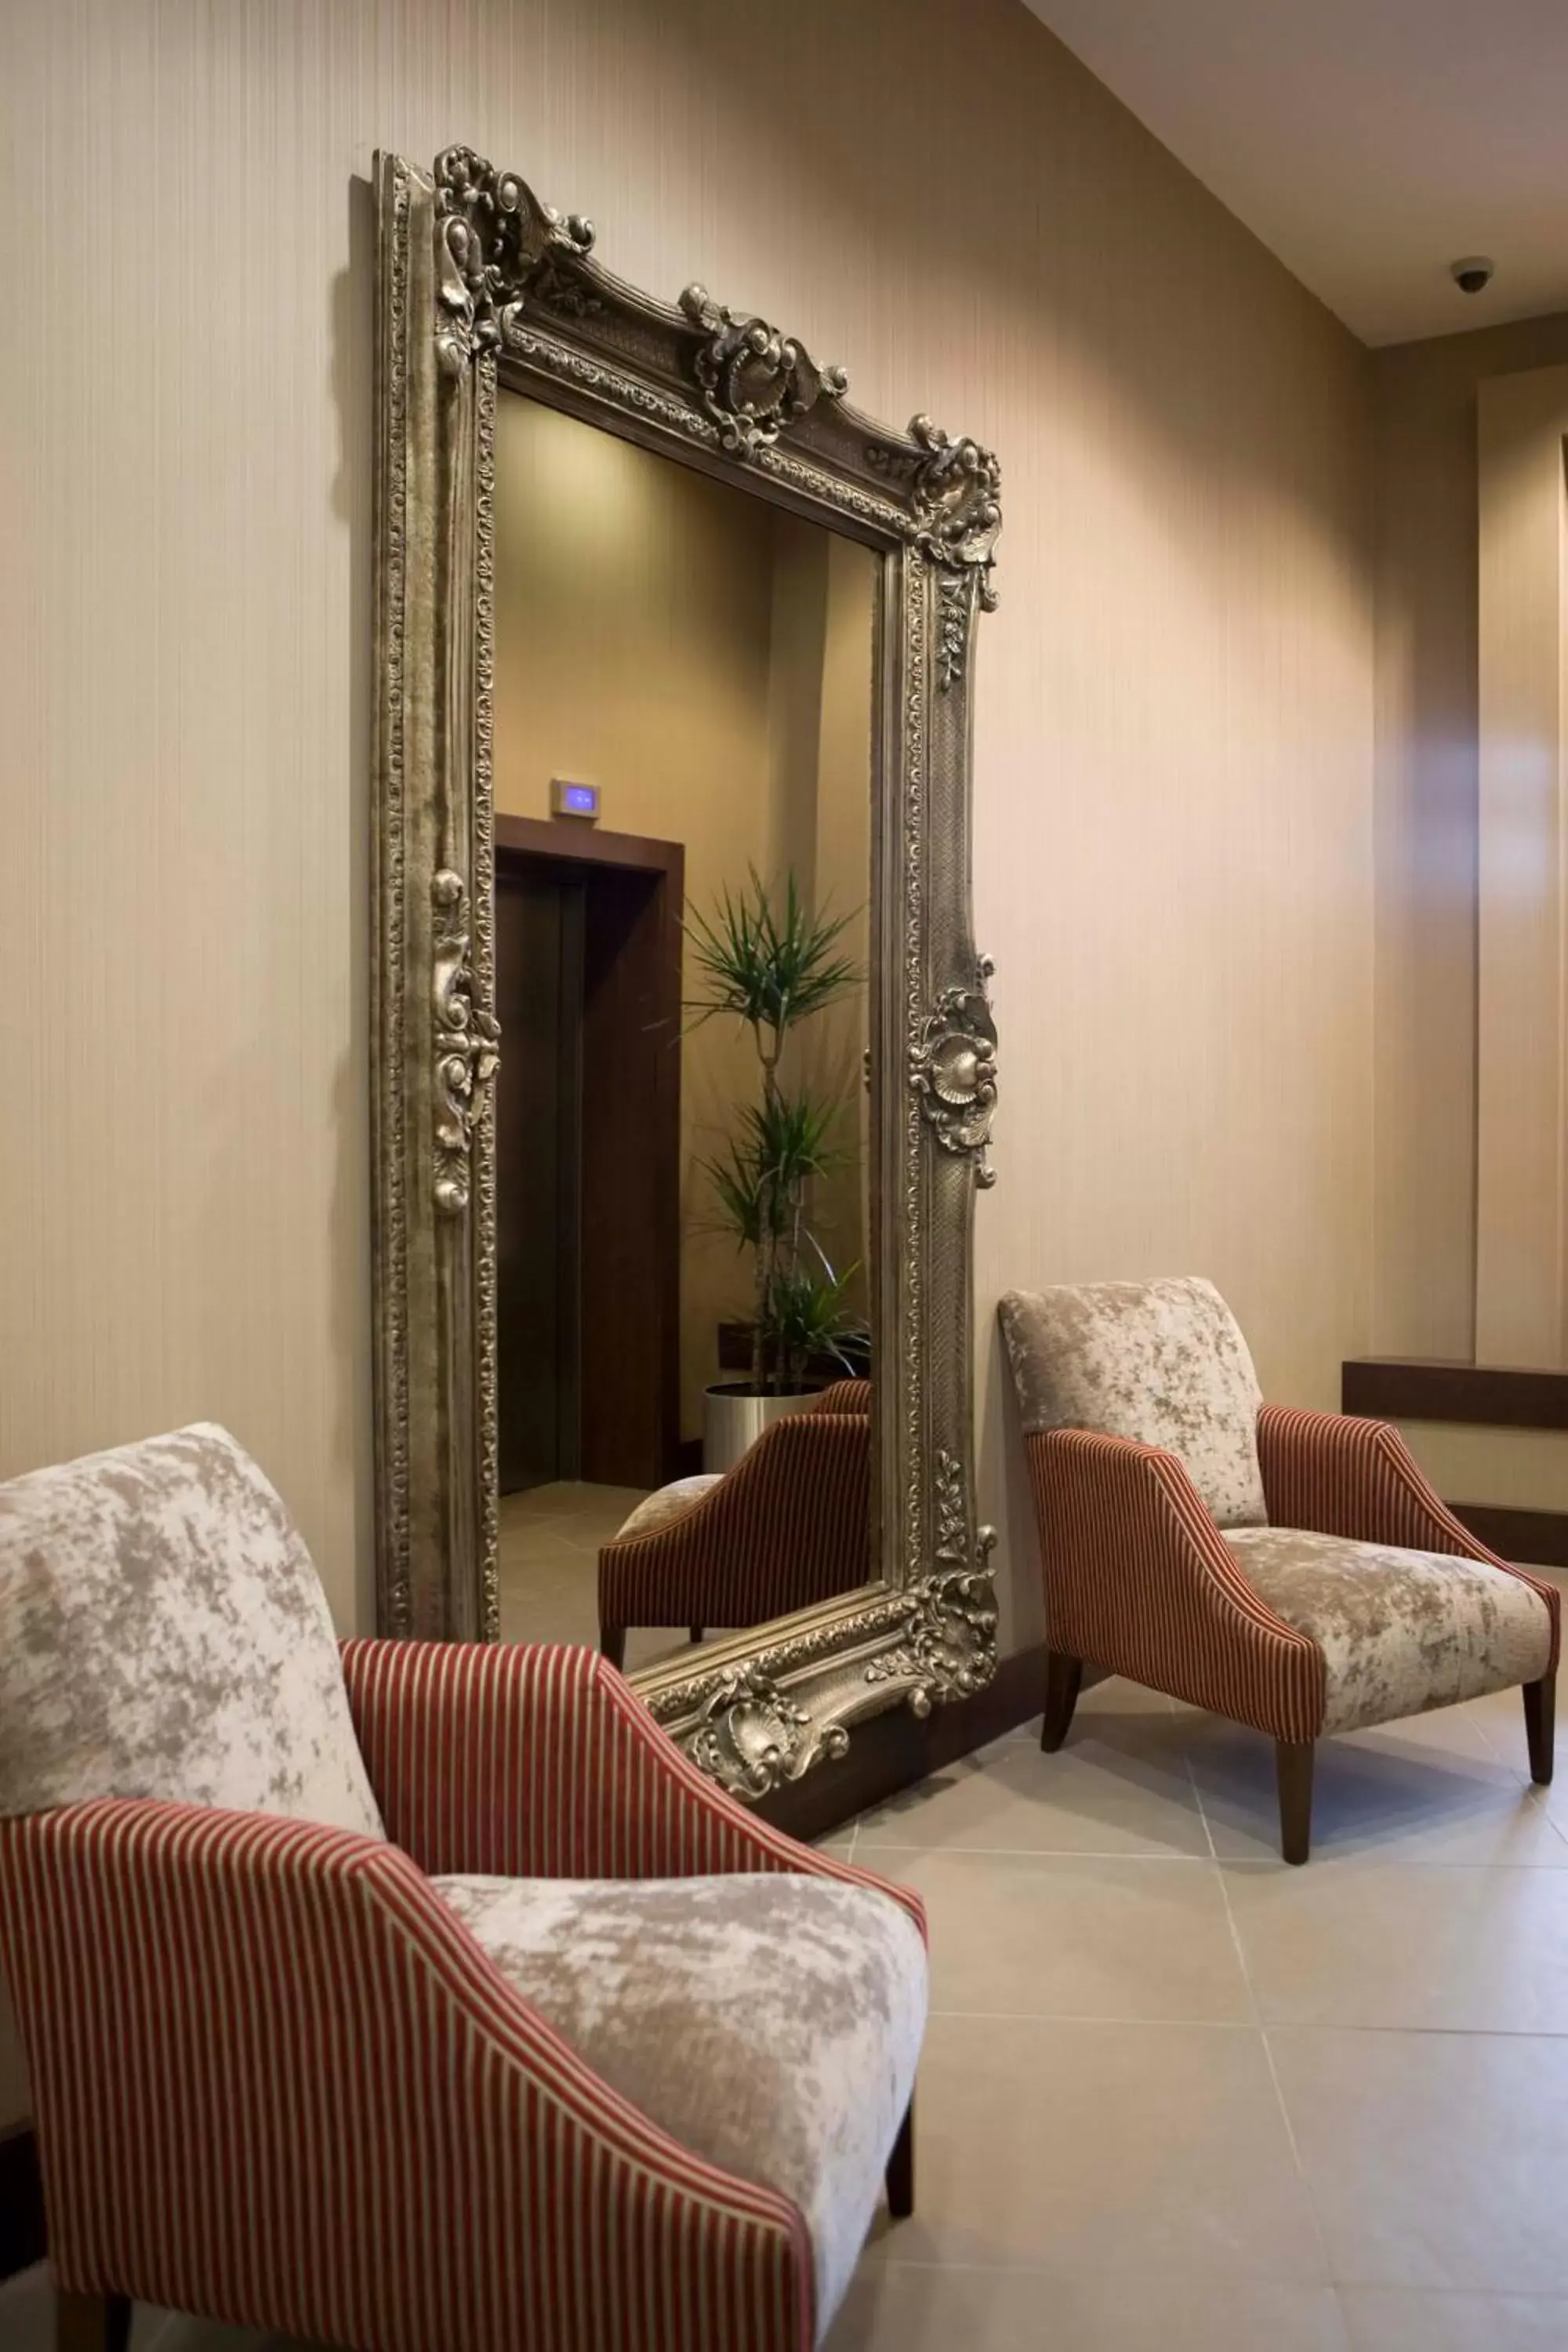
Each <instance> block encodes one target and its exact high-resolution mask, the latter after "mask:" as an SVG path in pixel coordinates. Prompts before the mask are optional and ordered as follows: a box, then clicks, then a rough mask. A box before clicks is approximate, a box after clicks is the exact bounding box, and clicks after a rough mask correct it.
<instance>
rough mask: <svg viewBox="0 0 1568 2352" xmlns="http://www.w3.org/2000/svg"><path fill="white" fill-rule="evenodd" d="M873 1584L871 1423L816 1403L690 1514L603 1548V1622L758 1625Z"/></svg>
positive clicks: (772, 1432)
mask: <svg viewBox="0 0 1568 2352" xmlns="http://www.w3.org/2000/svg"><path fill="white" fill-rule="evenodd" d="M839 1385H840V1386H843V1387H847V1386H849V1385H850V1383H848V1382H842V1383H840V1384H839ZM856 1385H859V1386H861V1387H862V1390H863V1385H864V1384H863V1383H857V1384H856ZM833 1394H834V1391H833V1390H828V1391H826V1395H827V1396H829V1397H831V1396H832V1395H833ZM870 1573H871V1423H870V1419H869V1416H868V1414H866V1413H861V1412H845V1411H842V1410H840V1409H838V1408H837V1407H836V1406H829V1405H826V1404H825V1403H824V1404H818V1405H816V1406H814V1407H813V1409H812V1410H811V1412H804V1413H797V1414H795V1415H793V1416H792V1417H791V1418H790V1419H789V1420H787V1421H776V1422H774V1423H773V1426H772V1427H771V1428H770V1429H766V1430H764V1431H763V1434H762V1436H761V1437H759V1438H758V1440H757V1442H756V1444H754V1445H753V1446H752V1448H751V1450H750V1452H749V1453H747V1454H744V1455H742V1459H741V1460H740V1461H739V1462H737V1463H736V1465H735V1466H734V1468H733V1469H732V1470H731V1471H730V1472H729V1473H728V1475H726V1476H725V1477H723V1478H721V1480H720V1482H719V1484H718V1485H717V1486H711V1487H710V1488H709V1490H708V1492H707V1493H706V1494H705V1495H703V1496H701V1497H700V1499H699V1500H698V1501H697V1502H695V1503H693V1504H692V1506H691V1507H690V1508H689V1510H685V1511H682V1512H680V1513H679V1516H678V1517H675V1518H672V1519H667V1520H665V1521H664V1522H663V1524H662V1525H661V1526H659V1527H658V1528H653V1529H650V1531H649V1532H648V1533H647V1535H644V1536H637V1535H633V1536H628V1537H625V1538H621V1537H617V1538H616V1539H615V1540H614V1541H613V1542H611V1543H607V1544H605V1547H604V1549H602V1550H601V1552H600V1554H599V1622H600V1624H601V1626H602V1627H604V1628H605V1631H606V1632H611V1631H615V1632H624V1631H625V1630H626V1628H627V1627H628V1626H632V1625H682V1626H685V1625H725V1626H739V1625H759V1624H762V1623H763V1622H765V1621H766V1620H767V1619H768V1618H770V1617H784V1616H787V1615H788V1614H789V1613H790V1612H791V1611H792V1610H795V1609H807V1608H810V1607H811V1605H812V1604H813V1602H815V1601H826V1600H828V1599H830V1598H831V1597H832V1595H833V1594H834V1593H836V1592H847V1591H852V1590H853V1589H854V1587H855V1586H856V1585H858V1584H864V1583H865V1582H866V1581H867V1580H868V1577H869V1575H870Z"/></svg>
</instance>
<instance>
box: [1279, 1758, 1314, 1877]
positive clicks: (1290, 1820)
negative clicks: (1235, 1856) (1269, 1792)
mask: <svg viewBox="0 0 1568 2352" xmlns="http://www.w3.org/2000/svg"><path fill="white" fill-rule="evenodd" d="M1313 1746H1314V1743H1313V1742H1312V1741H1311V1740H1310V1739H1277V1740H1276V1741H1275V1743H1274V1760H1275V1769H1276V1771H1277V1773H1278V1776H1279V1851H1280V1853H1282V1854H1283V1855H1284V1857H1285V1859H1286V1861H1287V1862H1305V1861H1306V1859H1307V1856H1308V1854H1309V1853H1310V1851H1311V1845H1312V1753H1313Z"/></svg>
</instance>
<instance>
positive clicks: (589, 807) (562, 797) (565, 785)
mask: <svg viewBox="0 0 1568 2352" xmlns="http://www.w3.org/2000/svg"><path fill="white" fill-rule="evenodd" d="M551 805H552V808H553V809H554V811H555V814H556V815H557V816H585V817H588V818H590V819H592V818H595V817H597V815H598V814H599V787H598V785H597V784H574V783H573V782H571V781H570V779H569V778H567V777H565V776H556V777H554V778H553V779H552V788H551Z"/></svg>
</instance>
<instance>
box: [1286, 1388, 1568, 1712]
mask: <svg viewBox="0 0 1568 2352" xmlns="http://www.w3.org/2000/svg"><path fill="white" fill-rule="evenodd" d="M1258 1462H1259V1464H1260V1465H1261V1467H1262V1471H1263V1493H1264V1499H1265V1500H1266V1502H1267V1503H1268V1517H1269V1518H1270V1520H1271V1521H1272V1522H1273V1524H1274V1525H1275V1526H1276V1527H1282V1528H1310V1529H1311V1530H1312V1531H1313V1532H1315V1533H1316V1534H1318V1535H1324V1536H1344V1537H1346V1538H1348V1539H1349V1540H1350V1541H1351V1542H1352V1543H1378V1544H1395V1545H1398V1546H1400V1547H1401V1548H1402V1549H1405V1550H1408V1551H1437V1552H1451V1553H1452V1554H1454V1555H1455V1557H1456V1558H1458V1559H1484V1560H1486V1561H1487V1562H1488V1563H1489V1566H1491V1567H1493V1568H1500V1569H1502V1570H1505V1571H1506V1573H1507V1574H1508V1575H1510V1576H1516V1577H1518V1578H1519V1580H1520V1581H1521V1583H1522V1584H1528V1585H1529V1586H1530V1588H1531V1591H1532V1592H1538V1593H1539V1594H1540V1595H1541V1598H1542V1600H1543V1601H1545V1603H1546V1605H1547V1608H1548V1610H1549V1611H1550V1612H1551V1616H1552V1665H1551V1668H1550V1670H1549V1671H1551V1672H1552V1673H1555V1671H1556V1667H1557V1650H1558V1640H1559V1617H1560V1613H1561V1601H1560V1596H1559V1594H1558V1591H1557V1588H1556V1586H1555V1585H1552V1584H1548V1583H1546V1582H1545V1581H1544V1580H1542V1578H1540V1577H1536V1576H1529V1575H1527V1574H1526V1573H1525V1571H1524V1570H1523V1569H1521V1568H1517V1567H1516V1566H1515V1565H1514V1563H1513V1561H1512V1560H1510V1559H1501V1558H1500V1556H1499V1555H1498V1553H1496V1552H1495V1551H1489V1549H1487V1547H1486V1545H1485V1544H1484V1543H1481V1542H1479V1540H1478V1539H1477V1538H1476V1537H1474V1536H1473V1535H1472V1534H1471V1533H1470V1531H1469V1529H1468V1528H1467V1527H1466V1526H1465V1525H1464V1523H1463V1522H1462V1521H1461V1520H1459V1519H1457V1518H1456V1517H1455V1516H1454V1514H1453V1512H1452V1511H1451V1510H1450V1509H1449V1508H1448V1507H1447V1503H1445V1502H1444V1501H1443V1500H1442V1498H1441V1497H1440V1496H1438V1494H1437V1493H1436V1490H1435V1488H1434V1487H1433V1486H1432V1485H1431V1484H1430V1482H1429V1481H1428V1479H1427V1477H1426V1472H1425V1471H1424V1470H1423V1469H1422V1467H1421V1465H1420V1464H1419V1463H1418V1462H1417V1461H1416V1459H1415V1455H1414V1454H1412V1453H1411V1451H1410V1448H1409V1447H1408V1445H1406V1444H1405V1440H1404V1438H1403V1437H1402V1436H1401V1435H1400V1433H1399V1432H1398V1430H1396V1429H1394V1428H1393V1427H1391V1426H1390V1424H1389V1423H1387V1422H1386V1421H1366V1420H1363V1418H1362V1417H1361V1416H1360V1415H1359V1414H1357V1413H1342V1412H1306V1411H1304V1410H1302V1409H1301V1408H1300V1407H1297V1406H1293V1405H1279V1404H1266V1405H1263V1406H1262V1407H1260V1409H1259V1411H1258Z"/></svg>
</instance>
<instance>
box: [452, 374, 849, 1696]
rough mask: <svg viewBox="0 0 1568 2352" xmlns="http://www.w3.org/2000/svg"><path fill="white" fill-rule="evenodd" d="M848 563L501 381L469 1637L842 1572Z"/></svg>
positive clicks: (736, 1615) (677, 1625) (728, 1610)
mask: <svg viewBox="0 0 1568 2352" xmlns="http://www.w3.org/2000/svg"><path fill="white" fill-rule="evenodd" d="M878 583H879V560H878V558H877V557H876V556H875V555H874V554H873V553H872V552H871V551H869V550H868V549H867V548H865V547H863V546H861V545H859V544H858V543H857V542H856V541H851V540H848V539H846V538H843V537H840V536H838V535H837V534H836V533H834V532H832V531H829V530H826V529H824V528H823V527H822V526H821V525H819V524H817V523H815V522H810V521H805V520H801V519H799V518H798V517H796V516H794V515H791V514H788V513H786V512H784V510H783V509H779V508H777V507H774V506H773V505H771V504H770V503H769V502H768V501H767V500H766V499H763V498H760V497H757V496H753V495H749V494H748V493H747V492H745V491H744V490H742V489H741V488H737V487H735V486H734V484H733V483H731V482H730V481H726V480H721V479H719V478H714V477H711V476H710V475H708V474H706V473H703V472H700V471H698V470H695V469H694V468H690V467H685V466H682V465H680V464H679V463H677V462H675V461H674V460H672V459H669V458H666V457H660V456H658V455H655V454H653V453H651V452H649V451H647V450H645V449H642V448H640V447H638V446H636V445H635V444H633V443H631V442H629V441H625V440H622V439H620V438H618V437H617V436H615V435H614V434H611V433H608V432H605V431H600V430H598V429H596V428H595V427H594V426H592V425H587V424H585V423H584V422H582V421H580V420H579V419H577V418H576V417H574V416H572V415H568V414H566V413H564V412H563V411H559V410H556V409H553V408H552V407H549V406H547V405H544V404H542V403H539V402H536V401H533V400H531V399H528V398H526V397H524V396H522V395H521V394H516V393H510V392H504V393H503V394H501V397H500V402H499V414H498V424H497V446H496V494H495V618H496V666H495V681H494V776H495V835H496V905H495V916H496V920H495V951H496V996H497V1012H498V1013H499V1016H500V1024H501V1063H500V1073H499V1076H498V1079H497V1085H496V1096H495V1148H496V1192H497V1200H496V1224H497V1265H498V1361H499V1389H500V1595H501V1633H502V1636H503V1638H505V1639H510V1640H527V1641H550V1642H580V1643H595V1644H597V1643H600V1641H601V1638H602V1636H603V1637H604V1646H605V1648H606V1649H607V1650H608V1651H609V1652H610V1654H612V1655H616V1654H617V1653H619V1654H622V1655H623V1656H624V1662H625V1664H626V1667H627V1669H628V1670H629V1671H635V1670H636V1669H637V1668H638V1667H639V1666H645V1665H647V1664H652V1663H654V1662H655V1661H657V1660H659V1659H662V1658H666V1657H668V1656H669V1655H670V1654H671V1653H672V1652H673V1651H675V1650H677V1649H680V1648H683V1647H684V1646H686V1645H687V1644H688V1643H689V1642H690V1641H691V1640H692V1638H693V1636H694V1634H696V1633H698V1632H699V1630H700V1633H701V1634H702V1635H703V1636H704V1637H708V1636H711V1635H712V1634H714V1633H719V1632H724V1631H729V1630H731V1629H738V1628H741V1627H743V1626H747V1625H751V1624H753V1623H756V1622H761V1620H762V1619H763V1617H765V1618H769V1619H771V1618H773V1617H774V1616H776V1615H779V1614H783V1613H787V1612H789V1611H791V1610H793V1609H795V1608H800V1607H805V1606H808V1605H811V1604H813V1603H815V1602H816V1601H821V1600H824V1599H826V1598H828V1597H829V1596H830V1595H831V1594H833V1593H835V1592H837V1591H845V1590H847V1589H850V1588H852V1587H854V1586H856V1585H858V1584H860V1583H863V1582H864V1581H866V1580H867V1579H868V1578H869V1577H872V1576H874V1575H875V1574H877V1573H878V1572H879V1571H878V1569H877V1566H876V1563H875V1561H874V1559H873V1557H872V1552H873V1543H872V1533H871V1527H872V1515H871V1499H870V1498H871V1493H872V1487H873V1480H872V1476H871V1421H870V1408H869V1398H870V1388H869V1385H868V1383H869V1381H870V1378H871V1375H872V1373H873V1370H874V1367H873V1365H872V1363H871V1360H870V1345H869V1333H870V1331H871V1330H872V1329H873V1328H875V1323H876V1314H875V1308H876V1301H875V1298H874V1296H873V1283H874V1278H875V1275H874V1269H875V1249H874V1245H873V1223H872V1217H873V1211H872V1203H873V1201H874V1198H875V1176H876V1171H875V1168H874V1165H873V1147H874V1130H873V1126H872V1120H871V1101H870V1095H869V1090H868V1076H869V1066H870V1065H869V1052H868V1047H869V1040H870V1038H871V1036H872V1035H873V1034H874V1026H873V1015H874V1007H873V1004H872V999H871V975H872V972H873V970H874V964H875V941H874V939H873V936H872V912H871V910H872V904H873V892H872V875H871V846H870V843H871V801H872V788H871V778H872V735H873V709H872V680H873V635H874V626H875V619H876V599H877V593H878ZM851 1380H854V1381H858V1382H859V1384H860V1385H859V1386H858V1387H857V1388H853V1389H851V1388H847V1387H846V1386H844V1385H843V1384H844V1383H846V1382H847V1381H851ZM784 1421H791V1422H795V1423H805V1422H807V1421H809V1422H810V1423H812V1424H813V1425H812V1426H811V1427H810V1428H805V1429H802V1428H800V1427H797V1428H796V1429H795V1431H794V1432H793V1433H791V1434H790V1435H789V1436H788V1437H787V1438H785V1437H782V1436H775V1435H774V1434H773V1433H774V1431H775V1429H776V1428H777V1426H778V1425H779V1424H780V1423H783V1422H784ZM826 1423H834V1424H836V1425H835V1426H834V1427H832V1428H825V1424H826ZM720 1480H722V1481H724V1482H725V1492H724V1494H723V1496H721V1497H720V1496H718V1494H717V1488H716V1485H715V1483H714V1482H717V1481H720ZM696 1481H706V1482H708V1483H706V1484H697V1483H691V1482H696ZM671 1486H674V1488H675V1491H674V1492H673V1493H669V1492H667V1491H666V1490H667V1489H669V1488H670V1487H671ZM650 1498H653V1499H650ZM716 1505H717V1508H716ZM634 1514H637V1517H636V1518H635V1520H634V1522H633V1526H632V1528H631V1530H630V1532H629V1534H628V1535H627V1536H626V1538H620V1531H621V1530H622V1529H623V1528H626V1522H627V1521H628V1519H633V1515H634ZM617 1538H620V1539H621V1540H622V1541H633V1540H636V1541H637V1542H638V1543H639V1544H640V1546H641V1549H640V1550H639V1551H638V1553H637V1556H636V1558H635V1559H630V1560H628V1559H627V1558H626V1555H625V1554H624V1553H623V1554H622V1555H621V1559H622V1567H623V1570H625V1572H624V1573H623V1574H622V1575H621V1577H620V1580H619V1582H618V1585H617V1587H616V1589H617V1590H618V1591H621V1592H622V1593H623V1594H626V1593H627V1592H630V1593H632V1594H633V1595H634V1598H633V1600H632V1601H625V1600H623V1601H622V1603H621V1605H620V1613H621V1614H622V1615H623V1616H624V1617H625V1618H626V1621H627V1622H626V1623H625V1624H623V1625H621V1626H618V1627H606V1626H605V1623H604V1622H603V1619H602V1612H601V1584H600V1555H601V1552H602V1551H603V1550H604V1549H605V1546H606V1545H611V1546H612V1547H613V1546H614V1545H615V1544H616V1541H617ZM645 1538H646V1540H645ZM655 1538H658V1540H655ZM699 1555H701V1556H702V1557H701V1558H700V1559H699ZM694 1559H699V1566H700V1573H701V1578H702V1579H703V1580H704V1581H702V1582H701V1584H700V1590H701V1591H702V1592H703V1593H704V1594H705V1595H706V1596H707V1598H706V1602H705V1607H704V1620H703V1622H702V1624H701V1626H700V1629H699V1627H698V1626H697V1625H696V1624H695V1623H693V1622H690V1619H689V1614H688V1613H686V1612H687V1603H688V1600H689V1596H690V1594H691V1593H692V1592H693V1591H696V1590H698V1589H699V1588H698V1587H696V1586H693V1585H692V1584H691V1582H690V1577H691V1575H692V1574H694V1573H696V1572H697V1570H695V1569H694V1567H693V1561H694ZM631 1570H635V1571H636V1572H635V1575H633V1574H632V1573H631ZM690 1605H691V1607H693V1608H695V1606H696V1603H695V1601H691V1603H690ZM710 1612H720V1613H717V1614H715V1615H714V1619H713V1622H707V1619H708V1615H709V1614H710Z"/></svg>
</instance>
